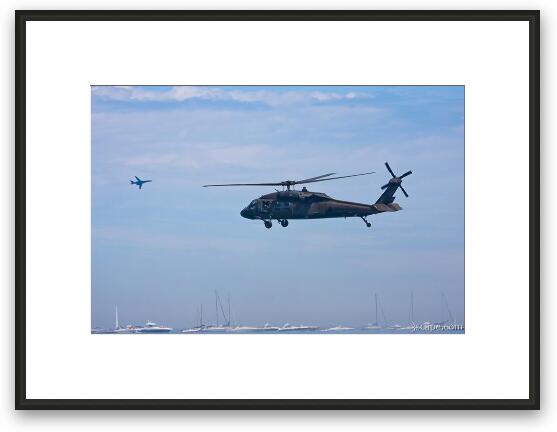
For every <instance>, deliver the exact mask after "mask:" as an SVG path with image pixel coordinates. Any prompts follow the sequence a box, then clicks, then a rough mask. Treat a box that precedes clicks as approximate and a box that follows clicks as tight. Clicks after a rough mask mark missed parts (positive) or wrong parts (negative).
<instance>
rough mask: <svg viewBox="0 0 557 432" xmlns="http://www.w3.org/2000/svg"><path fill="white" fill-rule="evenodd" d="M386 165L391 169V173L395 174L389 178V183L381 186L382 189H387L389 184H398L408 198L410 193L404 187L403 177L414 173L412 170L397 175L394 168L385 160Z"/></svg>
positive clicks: (388, 169)
mask: <svg viewBox="0 0 557 432" xmlns="http://www.w3.org/2000/svg"><path fill="white" fill-rule="evenodd" d="M385 166H386V167H387V171H389V173H390V174H391V175H392V176H393V178H392V179H390V180H389V183H387V184H384V185H383V186H381V189H387V188H388V187H389V186H391V185H393V184H395V185H397V186H398V187H399V188H400V190H401V191H402V193H403V194H404V196H406V198H408V193H407V192H406V190H404V188H403V187H402V179H403V178H404V177H406V176H409V175H410V174H412V171H406V172H405V173H404V174H402V175H401V176H397V175H396V174H395V173H394V172H393V170H392V169H391V167H390V166H389V163H388V162H385Z"/></svg>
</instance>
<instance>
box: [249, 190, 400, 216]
mask: <svg viewBox="0 0 557 432" xmlns="http://www.w3.org/2000/svg"><path fill="white" fill-rule="evenodd" d="M400 209H401V208H400V206H399V205H398V204H395V203H391V204H384V203H376V204H364V203H358V202H352V201H343V200H337V199H334V198H331V197H330V196H328V195H326V194H324V193H321V192H311V191H307V190H302V191H296V190H289V191H282V192H274V193H270V194H267V195H263V196H261V197H259V198H257V199H255V200H253V201H252V202H251V203H250V204H249V205H248V206H246V207H245V208H244V209H243V210H242V211H241V212H240V215H241V216H242V217H244V218H246V219H260V220H264V221H270V220H273V219H276V220H279V221H282V220H288V219H324V218H341V217H343V218H347V217H365V216H369V215H373V214H377V213H382V212H386V211H391V212H392V211H398V210H400Z"/></svg>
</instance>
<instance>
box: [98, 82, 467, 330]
mask: <svg viewBox="0 0 557 432" xmlns="http://www.w3.org/2000/svg"><path fill="white" fill-rule="evenodd" d="M91 91H92V132H91V134H92V293H91V294H92V295H91V298H92V325H93V326H101V327H109V326H111V325H112V323H113V321H114V306H115V305H116V304H117V305H118V308H119V312H120V321H121V324H127V323H137V324H141V323H143V322H145V321H146V320H148V319H149V320H154V321H156V322H160V323H163V324H167V325H170V326H173V327H176V328H182V327H189V326H191V325H193V324H194V323H195V322H196V320H197V319H198V318H197V313H198V312H197V311H198V309H199V305H200V304H203V306H204V315H205V318H206V319H205V321H207V322H211V321H214V316H215V312H214V290H215V289H217V290H218V291H219V293H220V296H221V297H222V298H226V297H227V296H228V295H230V297H231V305H232V320H233V322H235V323H238V324H245V325H247V324H259V325H261V324H264V323H266V322H269V323H273V324H281V325H282V324H284V323H286V322H289V323H292V324H298V323H299V324H309V323H313V324H317V325H337V324H344V325H352V326H359V325H365V324H367V323H371V322H373V321H374V304H373V293H377V294H378V296H379V298H380V300H381V303H382V305H383V309H384V311H385V315H386V316H387V318H388V319H389V321H390V322H392V323H396V322H399V323H405V322H407V321H408V311H409V303H410V293H411V292H413V293H414V311H415V318H416V320H417V321H425V320H427V321H438V320H440V319H441V313H442V306H441V293H444V295H445V296H446V298H447V300H448V303H449V306H450V309H451V312H452V313H453V315H454V316H455V319H456V320H457V321H459V322H461V323H462V322H463V321H464V87H462V86H371V87H362V86H356V87H345V86H342V87H339V86H330V87H329V86H327V87H323V86H318V87H308V86H295V87H271V86H252V87H238V86H234V87H226V86H219V87H191V86H177V87H169V86H149V87H129V86H94V87H92V88H91ZM385 161H388V162H389V163H390V165H391V167H392V168H393V169H394V171H395V172H397V173H399V174H402V173H403V172H405V171H407V170H413V171H414V174H413V175H411V176H409V177H407V178H405V179H404V186H405V189H406V190H407V191H408V193H409V195H410V197H409V198H405V197H404V196H403V195H402V193H398V194H397V199H396V201H397V202H398V203H399V204H400V205H401V206H402V207H403V210H402V211H400V212H397V213H390V214H380V215H376V216H372V217H371V222H372V228H371V229H368V228H366V227H365V225H364V224H363V222H362V221H361V220H360V219H354V218H349V219H346V220H345V219H325V220H316V221H307V220H305V221H304V220H303V221H296V220H294V221H291V223H290V225H289V226H288V228H282V227H280V226H278V224H276V223H275V224H274V226H273V228H272V229H270V230H267V229H265V228H264V227H263V224H262V223H261V222H258V221H250V220H246V219H243V218H242V217H241V216H240V214H239V212H240V210H241V209H242V208H243V207H244V206H245V205H247V204H248V203H249V202H250V201H251V200H252V199H253V198H256V197H258V196H260V195H262V194H265V193H269V192H272V191H273V189H272V188H265V187H243V188H240V187H239V188H212V189H208V188H202V187H201V186H202V185H203V184H207V183H228V182H231V183H232V182H262V181H264V182H267V181H281V180H286V179H300V178H307V177H313V176H317V175H320V174H324V173H329V172H336V173H337V174H338V175H347V174H352V173H359V172H367V171H376V174H373V175H370V176H365V177H356V178H352V179H343V180H337V181H331V182H322V183H316V184H311V185H308V186H309V189H310V190H315V191H319V192H325V193H327V194H329V195H330V196H332V197H334V198H341V199H346V200H354V201H359V202H370V203H373V202H375V200H376V199H377V197H378V196H379V195H380V193H381V191H380V189H379V188H380V186H381V185H383V184H384V183H386V181H387V180H388V178H389V174H388V172H387V171H386V169H385V167H384V165H383V164H384V162H385ZM135 175H137V176H138V177H140V178H142V179H153V182H152V183H148V184H147V185H145V186H144V187H143V189H142V190H138V189H137V187H136V186H131V185H130V183H129V179H132V178H133V176H135Z"/></svg>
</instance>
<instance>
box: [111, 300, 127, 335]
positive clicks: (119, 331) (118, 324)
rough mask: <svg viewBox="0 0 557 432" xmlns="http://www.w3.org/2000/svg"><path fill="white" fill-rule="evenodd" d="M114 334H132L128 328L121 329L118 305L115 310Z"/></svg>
mask: <svg viewBox="0 0 557 432" xmlns="http://www.w3.org/2000/svg"><path fill="white" fill-rule="evenodd" d="M114 315H115V316H114V333H130V330H129V329H128V328H122V327H120V323H119V322H118V305H116V306H115V308H114Z"/></svg>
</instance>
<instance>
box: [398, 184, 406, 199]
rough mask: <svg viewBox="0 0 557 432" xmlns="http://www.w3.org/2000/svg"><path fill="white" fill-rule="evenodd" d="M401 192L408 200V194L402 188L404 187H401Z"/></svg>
mask: <svg viewBox="0 0 557 432" xmlns="http://www.w3.org/2000/svg"><path fill="white" fill-rule="evenodd" d="M399 187H400V190H401V191H402V192H403V193H404V195H405V196H406V198H408V194H407V193H406V191H405V190H404V188H403V187H402V185H399Z"/></svg>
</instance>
